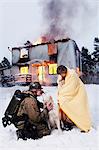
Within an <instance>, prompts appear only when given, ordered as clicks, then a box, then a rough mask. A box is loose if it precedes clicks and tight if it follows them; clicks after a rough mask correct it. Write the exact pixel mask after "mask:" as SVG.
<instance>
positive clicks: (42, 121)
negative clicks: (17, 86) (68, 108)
mask: <svg viewBox="0 0 99 150" xmlns="http://www.w3.org/2000/svg"><path fill="white" fill-rule="evenodd" d="M25 93H27V94H28V95H29V96H28V97H26V98H25V99H24V100H23V101H22V102H21V104H20V107H19V110H18V113H17V116H18V118H19V121H18V122H17V125H16V127H17V128H18V130H17V131H16V133H17V137H18V139H19V138H22V139H24V140H26V139H27V138H32V139H38V138H41V137H43V136H46V135H49V134H50V129H49V127H48V123H47V120H48V112H49V111H50V110H51V109H52V108H51V106H50V105H47V106H46V108H44V109H43V103H41V102H39V101H38V100H37V97H38V96H40V95H42V93H43V91H42V87H41V85H40V83H39V82H34V83H32V84H30V86H29V90H28V91H25ZM41 108H42V109H43V110H42V111H41Z"/></svg>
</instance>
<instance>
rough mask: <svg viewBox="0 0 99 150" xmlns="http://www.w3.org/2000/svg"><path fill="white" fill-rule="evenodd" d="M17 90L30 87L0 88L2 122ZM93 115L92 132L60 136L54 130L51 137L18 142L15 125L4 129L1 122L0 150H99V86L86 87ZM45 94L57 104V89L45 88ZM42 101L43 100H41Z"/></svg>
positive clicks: (74, 132)
mask: <svg viewBox="0 0 99 150" xmlns="http://www.w3.org/2000/svg"><path fill="white" fill-rule="evenodd" d="M16 89H21V90H25V89H28V87H17V86H15V87H11V88H0V120H1V118H2V117H3V114H4V111H5V109H6V107H7V105H8V103H9V101H10V99H11V97H12V95H13V93H14V91H15V90H16ZM86 90H87V93H88V98H89V105H90V111H91V115H92V123H93V127H92V130H91V131H90V132H88V133H81V132H80V131H79V129H77V128H74V129H73V130H71V131H64V132H62V134H59V133H58V131H57V130H54V131H53V132H52V134H51V135H50V136H45V137H43V138H42V139H39V140H31V139H29V140H27V141H23V140H21V139H20V140H18V141H17V137H16V133H15V130H16V129H15V127H14V126H13V125H11V126H8V127H7V128H3V126H2V123H1V121H0V150H22V149H23V148H24V150H33V149H35V150H54V149H55V150H98V149H99V144H98V140H99V117H98V116H99V85H86ZM44 91H45V93H48V94H49V95H52V96H53V98H54V100H55V102H57V87H44ZM40 100H42V98H40Z"/></svg>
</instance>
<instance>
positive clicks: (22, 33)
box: [0, 0, 99, 61]
mask: <svg viewBox="0 0 99 150" xmlns="http://www.w3.org/2000/svg"><path fill="white" fill-rule="evenodd" d="M50 1H52V0H46V1H45V2H44V0H0V61H1V60H2V59H3V57H4V56H5V57H7V58H8V59H9V60H10V61H11V52H10V51H9V50H8V47H10V48H12V47H15V46H21V45H23V44H24V43H25V42H26V41H27V40H30V41H31V42H34V41H36V40H37V39H38V38H39V37H41V36H42V35H43V34H45V33H46V32H47V29H48V26H49V22H50V21H51V18H48V19H50V20H49V22H47V19H46V18H45V14H46V11H47V10H46V9H44V8H45V7H46V5H48V3H49V2H50ZM53 1H56V0H53ZM60 1H61V0H57V3H58V2H59V3H60ZM62 1H63V2H64V5H63V6H64V7H63V10H64V11H63V12H62V18H61V20H62V23H61V28H65V27H66V30H65V31H66V34H67V35H68V36H69V37H70V38H72V39H73V40H75V41H76V43H77V44H78V47H79V48H80V49H81V47H82V46H85V47H87V48H88V49H89V51H90V52H92V51H93V40H94V37H98V36H99V0H83V2H82V0H70V1H68V2H69V4H68V5H67V3H66V2H67V0H62ZM74 1H75V2H76V3H75V5H74ZM84 1H85V2H84ZM70 2H71V3H70ZM80 2H81V3H80ZM65 4H66V5H65ZM76 5H78V6H76ZM67 6H68V8H67ZM56 7H57V6H56ZM72 8H75V9H72ZM66 10H67V11H66ZM67 12H70V13H67ZM71 12H72V13H71ZM67 31H68V32H67Z"/></svg>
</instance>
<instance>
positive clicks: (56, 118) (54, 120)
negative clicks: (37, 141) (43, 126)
mask: <svg viewBox="0 0 99 150" xmlns="http://www.w3.org/2000/svg"><path fill="white" fill-rule="evenodd" d="M43 104H44V107H46V106H47V105H53V109H52V110H50V111H49V113H48V115H49V119H48V125H49V128H50V129H51V130H54V129H56V128H57V129H58V131H59V132H61V131H62V130H61V125H60V113H59V107H58V105H55V103H54V101H53V98H52V97H51V96H45V98H44V100H43Z"/></svg>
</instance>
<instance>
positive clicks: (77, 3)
mask: <svg viewBox="0 0 99 150" xmlns="http://www.w3.org/2000/svg"><path fill="white" fill-rule="evenodd" d="M42 1H43V3H42V7H43V9H42V12H43V23H44V25H46V27H47V30H46V31H45V33H44V36H45V37H47V39H48V40H50V39H57V38H58V39H59V38H64V37H65V38H66V37H70V38H78V37H79V38H80V36H81V38H84V39H85V38H86V35H85V34H84V33H86V32H87V37H90V34H94V32H95V31H94V30H95V28H94V26H95V19H96V16H97V8H96V6H97V4H96V2H97V0H46V1H45V0H42ZM88 31H89V32H88Z"/></svg>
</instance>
